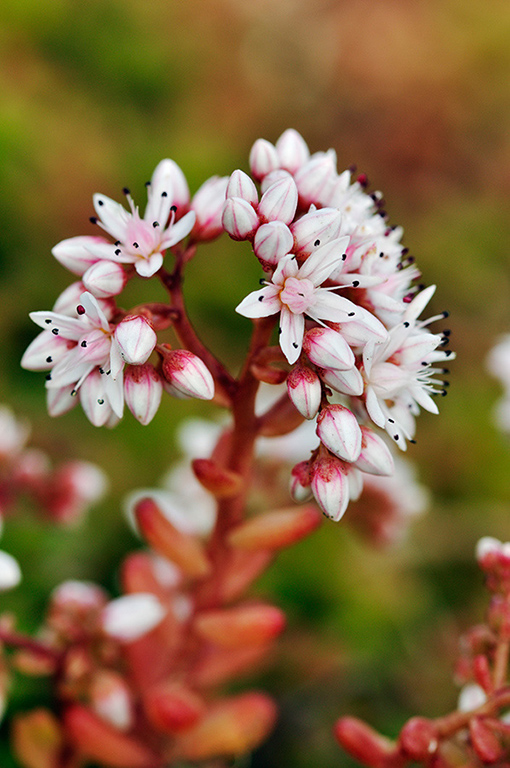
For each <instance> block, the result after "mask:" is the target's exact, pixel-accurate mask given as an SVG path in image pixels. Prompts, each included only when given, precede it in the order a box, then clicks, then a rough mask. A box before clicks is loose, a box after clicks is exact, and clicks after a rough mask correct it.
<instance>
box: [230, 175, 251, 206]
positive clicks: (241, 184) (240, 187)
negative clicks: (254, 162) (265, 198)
mask: <svg viewBox="0 0 510 768" xmlns="http://www.w3.org/2000/svg"><path fill="white" fill-rule="evenodd" d="M226 197H240V198H241V199H242V200H246V202H247V203H250V204H251V205H252V206H253V205H255V206H256V205H258V202H259V195H258V192H257V187H256V186H255V184H254V183H253V181H252V179H250V177H249V176H248V174H247V173H245V172H244V171H240V170H237V171H234V172H233V173H232V174H231V176H230V178H229V180H228V184H227V192H226Z"/></svg>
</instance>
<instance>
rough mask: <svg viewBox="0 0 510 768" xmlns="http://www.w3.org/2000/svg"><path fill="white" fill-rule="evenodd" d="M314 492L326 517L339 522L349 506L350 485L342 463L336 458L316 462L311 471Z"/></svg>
mask: <svg viewBox="0 0 510 768" xmlns="http://www.w3.org/2000/svg"><path fill="white" fill-rule="evenodd" d="M311 475H312V492H313V495H314V497H315V500H316V502H317V504H318V505H319V507H320V508H321V509H322V511H323V512H324V514H325V515H326V517H329V518H330V519H331V520H334V521H335V522H338V520H340V518H341V517H342V516H343V514H344V512H345V510H346V509H347V505H348V504H349V483H348V480H347V475H346V474H345V472H344V471H343V467H342V465H341V463H340V462H339V461H338V460H337V459H334V458H327V457H325V458H322V459H319V460H318V461H316V462H315V463H314V464H313V466H312V470H311Z"/></svg>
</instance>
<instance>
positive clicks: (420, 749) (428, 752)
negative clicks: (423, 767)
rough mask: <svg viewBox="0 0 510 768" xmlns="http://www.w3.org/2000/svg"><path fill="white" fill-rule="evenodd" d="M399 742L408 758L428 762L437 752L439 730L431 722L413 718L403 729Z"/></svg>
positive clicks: (422, 718) (421, 718)
mask: <svg viewBox="0 0 510 768" xmlns="http://www.w3.org/2000/svg"><path fill="white" fill-rule="evenodd" d="M398 742H399V746H400V748H401V750H402V751H403V752H404V754H405V755H406V757H409V758H410V759H411V760H416V762H419V763H421V762H426V761H427V760H430V757H431V756H432V755H433V754H434V753H435V752H436V751H437V747H438V744H439V742H438V733H437V728H436V726H435V725H434V723H433V722H432V721H431V720H427V719H426V718H424V717H413V718H411V720H409V721H408V722H407V723H406V724H405V725H404V727H403V728H402V730H401V732H400V736H399V738H398Z"/></svg>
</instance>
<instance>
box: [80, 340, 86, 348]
mask: <svg viewBox="0 0 510 768" xmlns="http://www.w3.org/2000/svg"><path fill="white" fill-rule="evenodd" d="M86 346H87V342H86V341H85V339H83V341H82V343H81V344H80V347H86Z"/></svg>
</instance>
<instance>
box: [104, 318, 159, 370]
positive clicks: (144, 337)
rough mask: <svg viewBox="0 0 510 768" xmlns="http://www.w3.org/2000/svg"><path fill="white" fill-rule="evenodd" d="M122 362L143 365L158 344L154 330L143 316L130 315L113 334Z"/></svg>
mask: <svg viewBox="0 0 510 768" xmlns="http://www.w3.org/2000/svg"><path fill="white" fill-rule="evenodd" d="M113 338H114V341H115V342H116V343H117V346H118V350H119V353H120V356H121V358H122V360H123V361H124V362H125V363H129V365H142V363H145V362H146V360H147V359H148V357H149V356H150V354H151V352H152V350H153V349H154V347H155V346H156V344H157V341H158V337H157V335H156V332H155V331H154V328H153V327H152V325H151V324H150V323H149V321H148V320H147V318H145V317H143V315H128V317H125V318H124V320H122V321H121V322H120V323H119V324H118V326H117V327H116V328H115V332H114V334H113Z"/></svg>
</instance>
